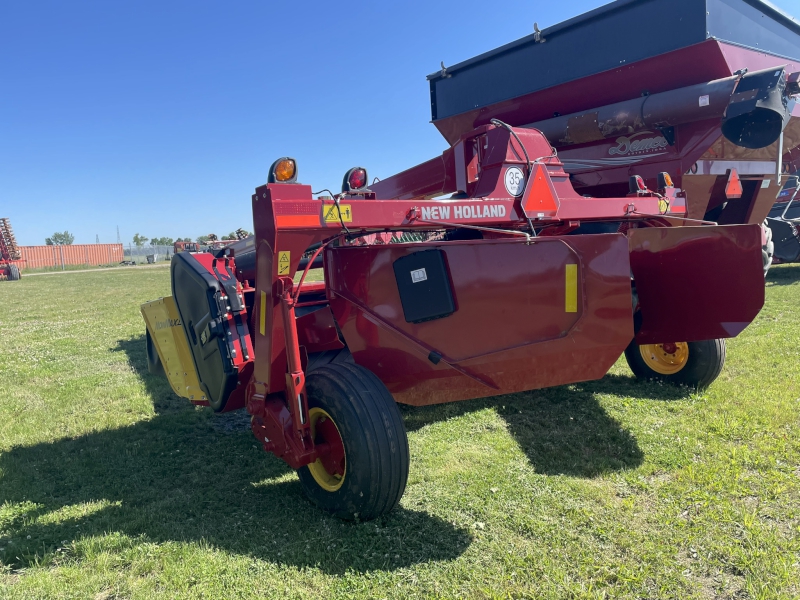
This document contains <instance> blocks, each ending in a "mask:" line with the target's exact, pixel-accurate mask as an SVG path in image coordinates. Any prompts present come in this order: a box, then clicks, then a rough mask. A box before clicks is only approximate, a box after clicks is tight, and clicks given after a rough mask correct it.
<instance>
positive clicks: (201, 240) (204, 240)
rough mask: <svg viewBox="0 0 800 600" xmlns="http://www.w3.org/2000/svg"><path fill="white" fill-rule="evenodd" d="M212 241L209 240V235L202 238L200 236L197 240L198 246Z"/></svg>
mask: <svg viewBox="0 0 800 600" xmlns="http://www.w3.org/2000/svg"><path fill="white" fill-rule="evenodd" d="M210 239H211V238H209V237H208V236H207V235H201V236H199V237H198V238H197V240H196V241H197V243H198V244H207V243H208V240H210Z"/></svg>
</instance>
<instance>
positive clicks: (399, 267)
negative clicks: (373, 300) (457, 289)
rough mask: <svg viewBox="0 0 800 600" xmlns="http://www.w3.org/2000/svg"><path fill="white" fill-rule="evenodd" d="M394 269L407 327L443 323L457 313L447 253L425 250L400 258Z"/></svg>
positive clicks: (395, 262)
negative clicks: (409, 325)
mask: <svg viewBox="0 0 800 600" xmlns="http://www.w3.org/2000/svg"><path fill="white" fill-rule="evenodd" d="M393 266H394V276H395V278H396V279H397V289H398V291H399V292H400V301H401V302H402V304H403V315H404V316H405V319H406V322H407V323H422V322H423V321H432V320H433V319H441V318H443V317H447V316H449V315H452V314H453V313H454V312H455V311H456V302H455V297H454V296H453V289H452V286H451V285H450V276H449V275H448V271H447V257H446V256H445V253H444V252H442V251H441V250H436V249H434V250H422V251H421V252H415V253H414V254H409V255H407V256H403V257H402V258H398V259H397V260H396V261H394V265H393Z"/></svg>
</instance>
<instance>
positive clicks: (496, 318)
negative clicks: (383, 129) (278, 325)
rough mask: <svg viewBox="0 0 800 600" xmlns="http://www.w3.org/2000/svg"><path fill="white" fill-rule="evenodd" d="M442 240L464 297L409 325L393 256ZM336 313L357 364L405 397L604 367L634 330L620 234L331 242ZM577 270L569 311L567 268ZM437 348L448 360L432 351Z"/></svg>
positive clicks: (523, 385) (421, 399)
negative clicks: (438, 315)
mask: <svg viewBox="0 0 800 600" xmlns="http://www.w3.org/2000/svg"><path fill="white" fill-rule="evenodd" d="M429 248H438V249H440V250H442V251H443V252H444V253H445V254H446V256H447V264H448V266H449V269H450V276H451V278H452V282H453V291H454V295H455V298H456V302H457V304H458V309H457V310H456V312H455V313H454V314H453V315H452V316H450V317H447V318H444V319H439V320H436V321H429V322H425V323H419V324H413V323H406V322H405V320H404V318H403V311H402V306H401V304H400V297H399V294H398V289H397V285H396V283H395V275H394V271H393V269H392V263H393V262H394V261H395V260H397V259H398V258H400V257H402V256H406V255H408V254H411V253H414V252H418V251H421V250H425V249H429ZM326 264H327V267H326V268H327V271H326V275H327V276H328V278H329V285H330V291H331V296H332V299H331V309H332V311H333V314H334V316H335V318H336V321H337V323H339V325H340V328H341V330H342V334H343V335H344V338H345V340H346V342H347V346H348V348H349V349H350V351H351V352H352V354H353V358H354V359H355V361H356V362H357V363H358V364H361V365H362V366H364V367H366V368H368V369H369V370H371V371H373V372H374V373H375V374H376V375H378V377H379V378H380V379H381V380H382V381H383V382H384V383H385V384H386V385H387V387H388V388H389V391H391V392H392V394H393V395H394V397H395V400H397V401H398V402H403V403H407V404H414V405H425V404H434V403H440V402H452V401H455V400H464V399H467V398H477V397H482V396H490V395H495V394H499V393H508V392H517V391H522V390H531V389H537V388H542V387H550V386H554V385H562V384H565V383H573V382H576V381H585V380H589V379H597V378H600V377H602V376H603V375H605V373H606V372H607V371H608V369H609V368H610V367H611V365H613V364H614V362H615V361H616V360H617V358H619V356H620V354H621V353H622V351H623V350H624V349H625V347H626V346H627V345H628V343H629V342H630V340H631V337H632V336H633V326H632V321H631V291H630V270H629V266H628V243H627V239H626V238H625V236H623V235H597V236H592V235H585V236H574V237H572V238H542V239H539V240H537V241H535V242H533V243H531V244H528V243H526V242H525V241H524V240H520V241H517V240H478V241H474V240H473V241H470V242H450V243H438V244H403V245H391V246H386V247H380V246H371V247H343V248H332V249H329V250H328V253H327V255H326ZM567 265H577V266H578V273H579V275H578V281H579V282H580V283H579V285H578V288H577V299H578V302H577V311H576V312H574V313H573V312H566V310H565V302H566V298H565V294H566V291H565V290H566V286H565V282H566V266H567ZM431 352H436V353H437V354H439V355H440V356H441V362H439V363H438V364H433V363H432V362H431V361H430V360H429V359H428V356H429V355H430V353H431Z"/></svg>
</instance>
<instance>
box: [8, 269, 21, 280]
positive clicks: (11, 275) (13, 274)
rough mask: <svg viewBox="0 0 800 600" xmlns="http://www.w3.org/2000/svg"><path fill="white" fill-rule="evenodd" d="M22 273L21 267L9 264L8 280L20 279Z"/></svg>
mask: <svg viewBox="0 0 800 600" xmlns="http://www.w3.org/2000/svg"><path fill="white" fill-rule="evenodd" d="M21 277H22V275H20V272H19V267H18V266H17V265H8V280H9V281H19V280H20V278H21Z"/></svg>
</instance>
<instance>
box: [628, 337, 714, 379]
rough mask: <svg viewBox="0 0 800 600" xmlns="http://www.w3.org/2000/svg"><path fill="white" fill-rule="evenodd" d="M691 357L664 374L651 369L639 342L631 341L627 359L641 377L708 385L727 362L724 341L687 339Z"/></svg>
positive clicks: (634, 372)
mask: <svg viewBox="0 0 800 600" xmlns="http://www.w3.org/2000/svg"><path fill="white" fill-rule="evenodd" d="M688 344H689V358H688V359H687V361H686V365H684V367H683V368H682V369H681V370H680V371H678V372H677V373H674V374H672V375H662V374H661V373H658V372H656V371H654V370H653V369H651V368H650V367H649V366H648V365H647V363H646V362H645V361H644V358H642V354H641V352H640V351H639V344H637V343H636V341H635V340H634V341H632V342H631V343H630V344H629V345H628V347H627V348H626V349H625V360H627V361H628V366H629V367H630V368H631V371H633V374H634V375H635V376H636V377H637V378H638V379H657V380H659V381H665V382H668V383H673V384H676V385H686V386H689V387H693V388H699V389H702V388H707V387H708V386H709V385H711V384H712V383H713V382H714V380H715V379H716V378H717V377H719V374H720V373H722V367H723V366H724V365H725V352H726V350H725V340H721V339H720V340H705V341H702V342H688Z"/></svg>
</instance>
